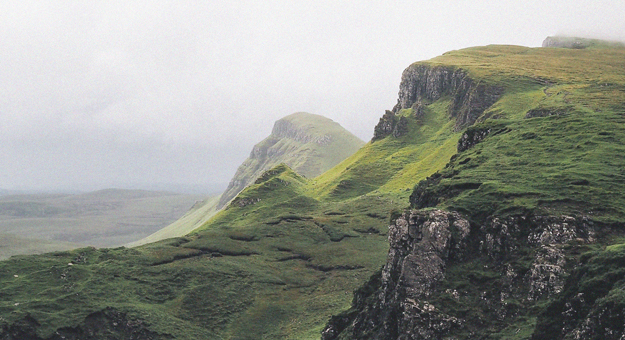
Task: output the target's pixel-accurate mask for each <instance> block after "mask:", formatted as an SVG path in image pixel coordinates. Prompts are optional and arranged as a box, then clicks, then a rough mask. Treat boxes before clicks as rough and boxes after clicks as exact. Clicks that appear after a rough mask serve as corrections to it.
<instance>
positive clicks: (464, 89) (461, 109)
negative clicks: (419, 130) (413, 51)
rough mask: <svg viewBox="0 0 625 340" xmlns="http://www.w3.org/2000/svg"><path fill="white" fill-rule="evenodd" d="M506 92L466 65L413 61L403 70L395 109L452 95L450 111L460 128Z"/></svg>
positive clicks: (471, 121) (473, 121) (394, 110)
mask: <svg viewBox="0 0 625 340" xmlns="http://www.w3.org/2000/svg"><path fill="white" fill-rule="evenodd" d="M502 94H503V88H501V87H498V86H493V85H488V84H484V83H481V82H480V81H476V80H474V79H472V78H471V77H469V75H468V73H467V72H466V71H464V70H462V69H455V68H451V67H448V66H431V65H428V64H422V63H421V64H413V65H411V66H409V67H408V68H407V69H406V70H404V72H403V73H402V78H401V83H400V85H399V99H398V100H397V105H395V107H394V108H393V112H394V113H397V112H399V111H400V110H402V109H407V108H411V107H412V106H413V105H414V104H415V103H429V102H433V101H436V100H438V99H440V98H441V97H442V96H444V95H450V96H451V98H452V103H451V105H450V106H449V115H450V116H451V117H453V118H456V126H455V129H456V131H460V130H462V129H463V128H465V127H467V126H469V125H472V124H473V123H475V121H476V120H477V119H478V118H479V117H480V116H481V115H482V113H484V111H485V110H486V109H487V108H489V107H490V106H491V105H493V104H494V103H495V102H496V101H497V100H499V97H501V95H502Z"/></svg>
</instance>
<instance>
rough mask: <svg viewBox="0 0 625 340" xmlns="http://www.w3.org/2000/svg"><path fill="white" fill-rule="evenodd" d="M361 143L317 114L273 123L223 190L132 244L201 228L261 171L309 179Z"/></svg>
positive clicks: (342, 158) (283, 119) (325, 169)
mask: <svg viewBox="0 0 625 340" xmlns="http://www.w3.org/2000/svg"><path fill="white" fill-rule="evenodd" d="M363 144H364V142H363V141H362V140H360V139H359V138H358V137H356V136H354V135H353V134H352V133H351V132H349V131H347V130H345V129H344V128H343V127H342V126H341V125H339V124H338V123H336V122H334V121H332V120H331V119H328V118H325V117H323V116H320V115H315V114H311V113H305V112H297V113H293V114H291V115H288V116H286V117H284V118H282V119H280V120H278V121H276V122H275V124H274V127H273V130H272V132H271V135H269V136H268V137H267V138H265V139H264V140H262V141H261V142H260V143H258V144H256V145H255V146H254V148H253V149H252V152H251V153H250V157H249V158H248V159H247V160H245V161H244V162H243V164H241V165H240V166H239V168H238V169H237V172H236V174H235V175H234V177H233V178H232V180H230V184H229V185H228V188H227V189H226V191H225V192H224V193H223V194H221V195H220V196H218V197H209V198H207V199H206V200H204V202H202V203H199V204H197V205H195V206H194V207H193V209H191V210H190V211H189V212H187V214H185V215H184V216H182V217H181V218H180V219H179V220H177V221H175V222H174V223H172V224H170V225H168V226H167V227H165V228H163V229H161V230H159V231H157V232H155V233H154V234H152V235H150V236H148V237H146V238H144V239H141V240H139V241H136V242H132V243H130V244H129V246H137V245H141V244H146V243H150V242H156V241H159V240H163V239H166V238H170V237H178V236H183V235H186V234H188V233H190V232H191V231H193V230H195V229H196V228H198V227H200V226H202V225H203V224H204V223H206V222H207V221H208V220H209V219H210V218H211V217H213V216H214V215H215V214H216V213H217V212H218V211H219V210H220V209H221V208H223V207H224V205H225V204H227V203H228V202H229V201H230V200H231V199H233V198H234V197H235V196H236V195H237V194H239V192H241V190H243V189H244V188H245V187H246V186H248V185H250V184H252V183H253V182H254V180H256V178H258V177H259V176H260V175H261V174H262V173H263V172H264V171H266V170H269V169H271V168H272V167H274V166H276V165H278V164H281V163H284V164H287V165H288V166H290V167H292V168H293V170H295V172H297V173H298V174H300V175H302V176H305V177H308V178H312V177H316V176H318V175H320V174H322V173H323V172H325V171H327V170H329V169H330V168H332V167H333V166H335V165H336V164H338V163H339V162H341V161H342V160H344V159H345V158H347V157H349V156H350V155H352V154H353V153H354V152H356V151H357V150H358V149H359V148H360V147H361V146H362V145H363Z"/></svg>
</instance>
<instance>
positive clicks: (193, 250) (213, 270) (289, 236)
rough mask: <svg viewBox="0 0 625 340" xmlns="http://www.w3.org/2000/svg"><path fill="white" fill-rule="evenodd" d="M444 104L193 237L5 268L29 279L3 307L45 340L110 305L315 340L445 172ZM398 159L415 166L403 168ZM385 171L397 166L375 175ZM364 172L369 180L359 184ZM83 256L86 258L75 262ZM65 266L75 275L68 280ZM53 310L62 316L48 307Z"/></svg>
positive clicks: (274, 178)
mask: <svg viewBox="0 0 625 340" xmlns="http://www.w3.org/2000/svg"><path fill="white" fill-rule="evenodd" d="M439 109H440V112H438V111H437V110H438V109H434V108H432V111H431V112H430V113H428V115H427V117H426V119H424V121H423V122H420V123H418V124H417V122H416V121H411V124H413V125H414V126H413V127H414V128H415V130H414V131H413V132H412V133H411V134H410V135H409V136H404V137H403V138H401V139H387V140H382V141H378V142H375V143H372V144H368V145H366V146H365V147H364V148H363V149H362V150H360V151H359V152H358V153H357V154H356V155H354V156H352V157H351V158H349V159H347V160H345V161H344V162H343V163H341V164H340V165H339V166H338V167H336V168H335V169H333V170H332V171H330V172H328V173H326V174H325V175H323V176H320V177H317V178H315V179H306V178H303V177H300V176H298V175H297V174H295V173H294V172H293V171H291V170H290V169H288V168H286V167H284V166H280V167H278V168H277V169H275V170H277V171H273V172H270V173H269V175H267V176H266V178H262V177H261V179H259V181H258V183H257V184H254V185H252V186H250V187H249V188H248V189H246V190H244V191H243V192H242V193H241V194H240V195H239V196H238V198H237V200H239V201H242V202H245V200H244V199H246V198H247V199H249V200H248V201H250V202H254V200H255V199H256V198H260V201H258V202H255V203H254V204H250V205H247V206H243V207H240V206H239V205H238V204H237V200H235V201H234V202H233V203H232V204H231V206H230V207H229V208H227V209H225V210H223V211H221V212H219V213H218V214H217V215H216V216H215V217H214V218H213V219H212V220H211V221H210V222H209V223H207V224H206V225H204V227H203V228H202V229H201V230H198V231H196V232H194V233H193V234H192V235H189V236H188V237H185V238H182V239H174V240H171V241H163V242H160V243H155V244H150V245H146V246H142V247H138V248H134V249H112V250H106V251H105V250H103V251H96V250H91V249H85V250H77V251H73V252H70V253H61V254H56V255H44V256H43V257H41V258H31V257H28V258H15V259H13V260H11V261H7V262H4V263H3V266H4V268H3V270H6V272H7V273H13V272H15V273H21V274H19V275H20V280H22V278H23V280H22V281H16V280H15V281H14V280H13V279H12V278H11V276H8V277H7V278H6V279H7V280H8V282H7V281H4V282H7V285H4V286H3V288H2V289H1V290H0V296H10V297H11V299H9V300H5V301H4V304H0V315H2V316H4V317H5V319H7V320H9V321H11V320H15V319H16V318H19V317H21V316H23V315H25V314H24V313H26V312H29V313H31V314H32V315H33V316H35V317H36V318H37V319H38V320H40V322H41V323H42V325H44V327H43V328H42V329H41V330H40V331H41V334H42V335H45V334H49V332H51V331H52V329H53V328H58V327H60V326H67V325H74V324H77V323H78V322H79V320H80V319H81V318H82V317H84V316H85V315H86V314H87V313H88V311H96V310H100V309H102V308H104V307H105V306H113V307H115V308H117V309H120V310H122V311H126V312H129V313H130V315H133V316H135V317H142V318H143V317H147V316H146V315H149V317H148V319H149V320H150V321H149V322H150V323H151V325H152V326H151V328H152V329H154V330H157V331H160V332H163V333H170V334H174V335H175V336H176V337H178V338H181V339H185V338H186V339H194V338H197V337H202V336H206V337H208V338H220V337H223V338H239V339H259V338H266V339H276V338H285V339H316V338H318V336H319V332H320V330H321V328H322V327H323V325H324V324H325V322H326V321H327V318H328V317H329V316H330V315H332V314H335V313H337V312H339V311H340V310H343V309H345V308H346V307H347V306H349V303H350V302H351V291H353V290H354V289H355V288H357V287H358V286H359V285H360V284H361V283H362V282H363V281H365V280H366V279H367V278H368V277H369V276H370V275H371V273H372V272H373V271H374V270H376V269H377V268H379V267H380V266H381V265H382V263H383V262H384V260H385V256H386V252H387V248H388V245H387V242H386V235H385V233H386V226H387V224H388V220H389V215H390V212H391V211H392V210H394V209H398V208H401V207H403V206H405V205H406V202H407V201H406V199H407V197H408V195H409V193H410V192H409V190H408V189H409V188H411V187H412V186H413V185H414V183H415V182H417V181H418V180H419V179H422V178H424V177H425V176H426V175H429V174H431V173H432V172H433V171H435V170H433V169H431V168H430V167H431V166H432V165H434V166H438V167H442V166H443V165H444V164H445V162H446V161H447V160H448V159H449V157H450V156H451V155H452V154H453V153H454V152H455V151H454V150H455V143H456V140H457V138H458V134H454V133H452V132H451V130H452V127H453V124H452V123H449V122H448V120H446V119H444V118H441V117H445V112H444V105H440V108H439ZM404 114H407V115H409V114H410V112H404ZM443 136H447V137H449V136H451V137H450V138H443ZM439 155H440V156H439ZM437 156H438V157H437ZM401 162H406V163H408V164H412V165H413V167H412V168H411V169H402V168H401V166H400V165H401ZM381 164H392V165H393V168H392V169H391V170H390V171H380V172H376V171H370V170H371V169H372V168H373V167H378V168H380V165H381ZM419 167H421V169H418V168H419ZM381 169H383V168H381ZM365 174H367V175H368V176H369V177H368V178H369V180H368V182H367V183H364V182H360V181H358V180H357V178H358V176H363V175H365ZM411 176H416V178H415V179H414V180H411V179H410V177H411ZM345 179H350V181H351V183H352V184H351V185H345V183H346V182H345ZM398 188H401V189H400V190H398ZM82 253H85V256H84V257H86V258H87V260H86V261H85V262H84V263H80V264H76V265H75V266H69V267H68V266H67V263H68V262H69V261H72V260H73V259H74V258H76V257H80V254H82ZM31 261H35V262H31ZM24 262H28V263H30V265H28V266H25V265H24ZM29 266H32V269H28V267H29ZM35 268H40V269H35ZM43 268H48V269H53V270H52V271H49V270H41V269H43ZM66 270H67V271H68V272H69V273H73V272H77V274H76V275H75V276H70V275H68V274H66V275H65V276H64V277H65V279H62V278H61V277H62V274H63V273H64V271H66ZM79 270H80V275H79V274H78V271H79ZM22 275H23V276H22ZM31 277H32V278H33V279H32V280H31V279H27V278H31ZM13 281H14V282H13ZM44 287H52V288H51V289H44ZM60 292H64V293H62V294H60ZM3 294H5V295H3ZM75 294H78V295H75ZM32 296H37V298H36V299H34V300H33V299H31V297H32ZM66 296H71V297H72V298H71V300H66ZM74 296H79V297H80V298H77V299H79V301H81V302H80V303H79V304H76V300H75V299H74V298H73V297H74ZM35 300H36V301H35ZM70 301H71V306H70ZM16 302H17V303H20V304H19V305H18V306H15V305H14V303H16ZM66 308H67V309H66ZM54 309H63V310H64V312H60V313H47V312H43V311H44V310H54ZM12 312H15V313H12ZM176 325H177V326H176Z"/></svg>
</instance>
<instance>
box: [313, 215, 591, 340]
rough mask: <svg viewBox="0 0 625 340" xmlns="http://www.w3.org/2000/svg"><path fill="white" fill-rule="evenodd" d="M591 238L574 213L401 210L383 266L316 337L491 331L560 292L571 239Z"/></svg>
mask: <svg viewBox="0 0 625 340" xmlns="http://www.w3.org/2000/svg"><path fill="white" fill-rule="evenodd" d="M594 235H595V229H594V227H593V225H592V223H591V222H589V221H588V220H585V219H579V218H573V217H570V216H509V217H506V218H496V217H492V218H490V219H488V220H487V221H486V222H485V223H483V224H482V225H472V224H471V223H470V222H469V220H468V219H466V218H465V217H463V216H461V215H460V214H459V213H457V212H448V211H443V210H438V209H434V210H412V211H409V212H406V213H404V214H403V215H401V216H400V217H399V218H397V219H396V220H395V222H394V223H393V224H391V225H390V226H389V236H388V238H389V243H390V249H389V253H388V257H387V262H386V265H385V266H384V268H383V269H382V271H381V272H380V273H379V274H377V277H374V278H372V279H371V281H370V282H369V283H368V284H367V285H366V286H365V287H364V288H363V289H361V290H359V291H357V292H355V294H354V302H353V306H352V309H350V310H349V311H347V312H345V313H343V314H341V315H338V316H335V317H333V318H332V319H331V320H330V322H329V323H328V325H327V327H326V328H325V329H324V331H323V333H322V339H323V340H332V339H376V340H378V339H379V340H381V339H385V340H395V339H397V340H399V339H402V340H409V339H414V340H416V339H462V338H467V336H469V338H472V337H475V338H485V337H488V334H490V332H495V331H497V329H498V328H502V327H505V325H507V324H512V323H514V322H517V321H518V320H519V319H520V318H523V317H525V315H527V313H528V311H530V310H531V309H532V308H536V304H537V303H540V301H545V300H546V299H549V298H552V297H554V296H556V295H557V294H560V293H561V292H562V290H563V287H564V283H565V281H566V278H567V277H568V275H569V274H570V270H571V268H574V267H575V264H574V263H569V262H570V261H572V260H570V257H567V254H566V251H567V250H566V249H567V245H570V244H571V243H574V242H577V243H579V244H587V243H592V242H594ZM520 262H522V263H524V264H523V265H520ZM476 265H478V266H477V267H476ZM458 282H460V284H458ZM464 282H467V283H469V282H472V283H471V284H470V286H466V285H467V283H464ZM449 301H451V302H452V303H451V306H450V303H449ZM512 301H514V303H512ZM476 320H480V321H479V322H476ZM589 322H590V321H589Z"/></svg>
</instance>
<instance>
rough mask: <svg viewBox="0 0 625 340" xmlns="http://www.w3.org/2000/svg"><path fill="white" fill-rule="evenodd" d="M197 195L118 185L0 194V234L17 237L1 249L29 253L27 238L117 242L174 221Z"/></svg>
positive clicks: (80, 242)
mask: <svg viewBox="0 0 625 340" xmlns="http://www.w3.org/2000/svg"><path fill="white" fill-rule="evenodd" d="M199 199H201V196H199V195H187V194H176V193H169V192H157V191H144V190H121V189H106V190H100V191H95V192H90V193H85V194H28V195H26V194H20V195H4V196H0V233H3V234H10V235H14V236H15V237H19V238H21V239H22V242H20V243H19V245H18V244H5V245H4V250H3V253H5V254H25V253H29V252H24V251H23V249H22V248H23V245H24V244H25V242H26V241H24V240H27V239H32V240H37V242H45V243H46V244H53V243H55V242H62V244H68V243H71V244H72V246H75V245H93V246H98V247H111V246H120V245H123V244H125V243H128V242H131V241H136V240H138V239H141V238H143V237H145V236H147V235H149V234H151V233H153V232H155V231H156V230H159V229H161V228H163V227H164V226H166V225H168V224H169V223H171V222H173V221H175V220H176V219H178V218H179V217H180V216H182V215H183V214H184V213H185V212H186V211H187V210H188V209H189V208H190V207H192V206H193V205H194V204H195V203H196V201H197V200H199ZM7 247H12V248H15V250H14V251H10V250H8V249H7ZM61 248H63V246H61V245H59V246H55V247H53V249H52V248H50V249H51V250H58V249H61ZM46 249H47V248H46ZM65 249H67V247H65Z"/></svg>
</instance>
